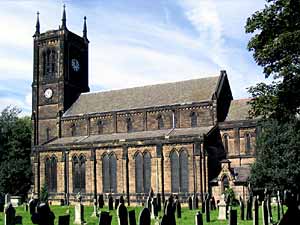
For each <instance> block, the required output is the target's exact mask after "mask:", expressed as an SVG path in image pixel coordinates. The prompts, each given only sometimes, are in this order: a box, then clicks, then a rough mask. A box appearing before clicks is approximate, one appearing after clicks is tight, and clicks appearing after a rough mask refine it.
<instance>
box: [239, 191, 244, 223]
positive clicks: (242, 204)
mask: <svg viewBox="0 0 300 225" xmlns="http://www.w3.org/2000/svg"><path fill="white" fill-rule="evenodd" d="M240 219H241V220H244V219H245V205H244V201H243V199H242V197H241V196H240Z"/></svg>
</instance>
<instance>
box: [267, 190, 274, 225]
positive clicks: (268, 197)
mask: <svg viewBox="0 0 300 225" xmlns="http://www.w3.org/2000/svg"><path fill="white" fill-rule="evenodd" d="M266 206H267V210H268V223H269V224H273V216H272V208H271V197H270V195H267V201H266Z"/></svg>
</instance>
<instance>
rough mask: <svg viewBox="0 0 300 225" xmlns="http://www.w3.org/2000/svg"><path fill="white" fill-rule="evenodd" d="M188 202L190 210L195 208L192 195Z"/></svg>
mask: <svg viewBox="0 0 300 225" xmlns="http://www.w3.org/2000/svg"><path fill="white" fill-rule="evenodd" d="M188 202H189V210H192V209H193V200H192V198H191V196H190V197H189V198H188Z"/></svg>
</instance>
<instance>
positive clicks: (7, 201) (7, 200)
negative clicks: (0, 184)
mask: <svg viewBox="0 0 300 225" xmlns="http://www.w3.org/2000/svg"><path fill="white" fill-rule="evenodd" d="M9 203H11V201H10V194H6V195H5V205H8V204H9Z"/></svg>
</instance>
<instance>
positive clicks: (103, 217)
mask: <svg viewBox="0 0 300 225" xmlns="http://www.w3.org/2000/svg"><path fill="white" fill-rule="evenodd" d="M111 220H112V216H111V215H109V212H101V213H100V218H99V225H111Z"/></svg>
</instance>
